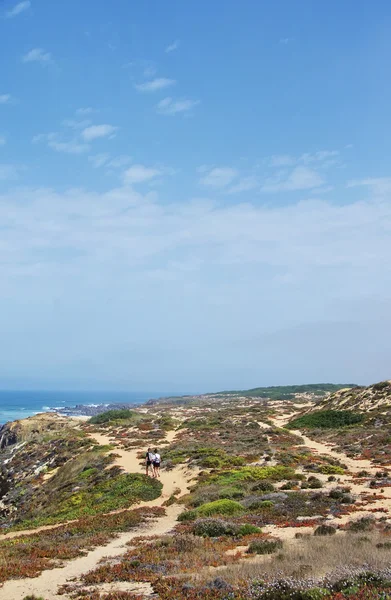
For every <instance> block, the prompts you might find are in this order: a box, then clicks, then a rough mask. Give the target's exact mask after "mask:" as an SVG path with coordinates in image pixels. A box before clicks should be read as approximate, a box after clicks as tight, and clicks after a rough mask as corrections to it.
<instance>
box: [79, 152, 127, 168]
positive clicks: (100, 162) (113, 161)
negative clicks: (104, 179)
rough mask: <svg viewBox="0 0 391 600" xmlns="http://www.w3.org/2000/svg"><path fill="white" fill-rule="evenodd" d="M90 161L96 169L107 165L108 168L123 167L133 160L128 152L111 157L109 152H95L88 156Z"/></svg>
mask: <svg viewBox="0 0 391 600" xmlns="http://www.w3.org/2000/svg"><path fill="white" fill-rule="evenodd" d="M88 161H89V162H90V163H91V164H92V166H93V167H94V168H95V169H99V168H101V167H106V168H107V169H123V168H124V167H126V166H127V165H129V164H130V163H131V162H132V157H131V156H128V155H126V154H123V155H121V156H115V157H114V158H111V157H110V154H108V153H103V152H102V153H101V154H93V155H91V156H89V157H88Z"/></svg>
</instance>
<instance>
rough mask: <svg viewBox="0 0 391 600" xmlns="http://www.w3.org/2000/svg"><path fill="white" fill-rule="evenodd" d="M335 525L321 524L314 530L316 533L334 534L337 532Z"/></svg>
mask: <svg viewBox="0 0 391 600" xmlns="http://www.w3.org/2000/svg"><path fill="white" fill-rule="evenodd" d="M336 531H337V530H336V529H335V527H332V526H331V525H319V527H317V528H316V529H315V531H314V535H334V533H336Z"/></svg>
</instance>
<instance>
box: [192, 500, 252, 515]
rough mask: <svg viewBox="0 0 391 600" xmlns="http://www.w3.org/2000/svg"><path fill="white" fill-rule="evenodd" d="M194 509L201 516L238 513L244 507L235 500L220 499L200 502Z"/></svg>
mask: <svg viewBox="0 0 391 600" xmlns="http://www.w3.org/2000/svg"><path fill="white" fill-rule="evenodd" d="M196 510H197V513H198V514H199V515H201V516H203V517H211V516H213V515H230V516H231V515H239V514H241V513H242V512H243V511H244V508H243V506H242V505H241V504H240V503H239V502H235V500H228V499H222V500H215V501H214V502H207V503H206V504H202V505H201V506H200V507H198V508H197V509H196Z"/></svg>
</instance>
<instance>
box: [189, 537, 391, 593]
mask: <svg viewBox="0 0 391 600" xmlns="http://www.w3.org/2000/svg"><path fill="white" fill-rule="evenodd" d="M384 539H387V537H386V536H385V535H384V534H383V535H382V534H380V533H379V532H373V533H369V534H368V533H367V534H366V535H365V537H360V536H358V535H357V534H349V533H348V534H340V535H327V536H311V535H308V536H304V537H302V538H300V539H299V540H296V541H295V544H294V545H290V544H287V545H286V546H284V547H283V548H282V549H280V550H279V553H278V560H277V558H276V559H275V560H272V561H267V562H261V563H248V562H247V561H244V562H241V563H240V564H237V565H231V566H230V567H229V569H222V570H220V572H219V575H220V576H221V577H222V578H223V579H224V580H226V581H227V582H228V583H229V584H231V585H238V584H241V583H242V582H243V581H244V580H245V581H251V580H253V581H254V580H259V579H262V580H263V581H272V580H273V579H274V578H277V579H282V578H284V579H287V578H293V579H305V578H310V579H312V578H316V577H323V576H324V574H326V573H336V574H338V573H341V570H344V573H345V575H346V576H347V575H348V574H349V571H353V570H355V569H360V568H361V569H362V568H363V566H364V565H365V569H366V570H368V571H375V572H376V571H379V570H383V569H389V566H390V560H391V548H389V549H387V548H381V547H378V546H377V544H378V543H379V542H380V543H381V542H382V541H383V542H384ZM195 577H196V580H197V581H198V582H205V581H207V580H208V574H206V573H205V574H204V573H203V574H198V575H196V576H195ZM336 577H337V575H336ZM390 578H391V572H390ZM251 598H252V596H251ZM341 600H342V599H341Z"/></svg>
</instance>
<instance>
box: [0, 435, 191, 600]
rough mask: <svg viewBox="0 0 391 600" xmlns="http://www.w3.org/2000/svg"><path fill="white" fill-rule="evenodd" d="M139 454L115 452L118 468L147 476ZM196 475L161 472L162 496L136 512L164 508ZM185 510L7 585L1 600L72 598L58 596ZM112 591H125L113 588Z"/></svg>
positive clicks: (100, 438)
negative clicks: (62, 588)
mask: <svg viewBox="0 0 391 600" xmlns="http://www.w3.org/2000/svg"><path fill="white" fill-rule="evenodd" d="M175 435H176V432H175V431H170V432H168V434H167V436H166V440H165V441H166V443H170V442H172V441H173V440H174V438H175ZM91 437H93V438H94V439H95V440H96V441H97V442H98V443H99V444H102V445H106V444H109V443H111V444H112V443H113V440H112V438H111V437H110V436H107V435H103V434H95V433H94V434H93V435H91ZM140 450H143V448H132V449H131V450H123V449H119V448H116V449H115V450H114V452H115V453H116V454H118V455H119V456H118V458H117V460H116V464H118V465H119V466H121V467H122V468H123V469H124V471H125V472H127V473H135V472H136V473H137V472H140V471H142V472H144V470H145V466H144V463H143V462H141V461H140V460H139V459H138V458H137V454H138V452H140ZM163 452H164V451H163ZM163 458H164V456H163ZM195 474H196V473H195V471H194V470H189V469H188V468H187V467H186V466H179V467H176V468H175V469H173V470H172V471H164V470H163V471H162V472H161V482H162V484H163V491H162V495H161V496H160V497H159V498H157V499H156V500H153V501H149V502H140V503H139V504H138V505H135V506H134V508H136V506H137V507H142V506H161V505H162V504H163V502H164V501H165V500H166V499H167V498H169V497H170V496H171V495H172V493H173V492H174V491H175V490H177V489H178V488H180V489H181V491H182V493H183V492H185V491H186V490H187V489H188V486H189V484H190V481H191V480H192V479H193V478H194V477H195ZM182 510H183V508H182V506H178V505H175V504H174V505H172V506H169V507H167V508H166V513H167V514H166V516H164V517H161V518H159V519H157V520H154V521H153V522H151V523H148V524H146V525H144V526H142V527H141V528H137V529H135V530H133V531H130V532H126V533H122V534H120V535H119V536H118V537H116V538H115V539H114V540H113V541H112V542H110V543H109V544H107V545H105V546H99V547H97V548H95V549H94V550H92V551H91V552H89V553H88V554H87V555H86V556H82V557H79V558H76V559H74V560H70V561H66V562H65V563H64V567H62V568H55V569H51V570H47V571H43V573H41V575H39V576H38V577H36V578H33V579H31V578H25V579H16V580H11V581H7V582H5V583H4V585H3V587H1V588H0V600H23V598H24V597H25V596H26V595H29V594H35V595H36V596H42V597H43V598H44V600H60V598H63V599H67V598H70V596H68V595H66V594H63V595H58V594H57V589H58V587H59V586H61V585H64V584H66V583H69V582H71V581H72V582H74V581H75V580H77V579H79V578H80V577H81V576H82V575H83V574H84V573H86V572H88V571H90V570H91V569H94V568H95V567H96V566H97V564H98V563H99V561H100V560H101V559H102V558H104V557H110V558H117V557H120V556H121V555H123V554H125V553H126V551H127V550H128V547H127V546H126V544H127V543H128V542H129V541H131V540H132V539H133V538H135V537H137V536H139V535H163V534H166V533H169V532H170V531H171V530H172V529H173V527H174V526H175V524H176V520H177V516H178V514H179V513H180V512H182ZM50 528H53V527H47V528H46V529H50ZM42 529H44V528H42ZM42 529H41V530H42ZM37 531H38V530H37V529H35V530H33V531H32V532H31V533H36V532H37ZM25 533H26V532H21V531H19V532H15V535H19V536H20V535H23V534H25ZM10 535H12V534H10ZM4 537H5V536H4ZM13 537H14V536H13ZM141 588H142V586H138V585H137V584H136V583H135V584H132V583H129V584H128V587H127V590H128V591H132V590H133V589H134V590H139V591H141ZM111 589H115V590H117V589H118V590H120V589H122V590H123V589H124V587H123V586H121V588H119V587H118V588H117V587H114V588H111Z"/></svg>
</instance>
